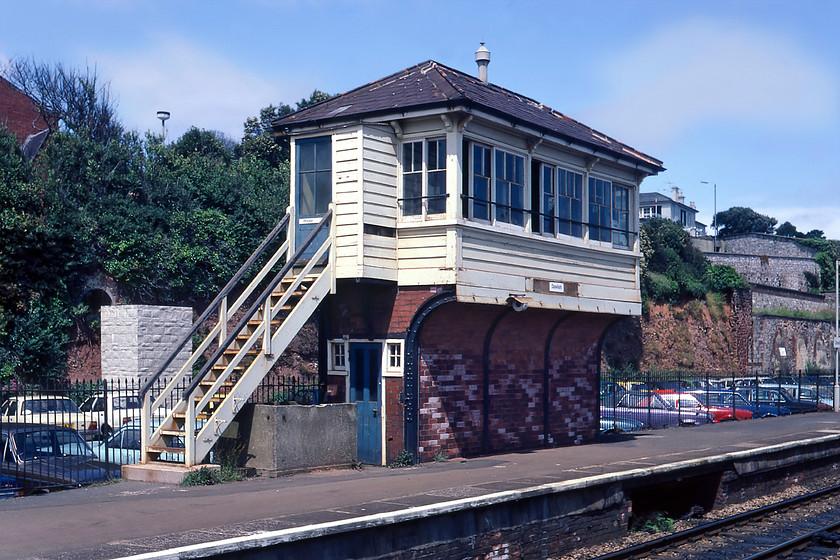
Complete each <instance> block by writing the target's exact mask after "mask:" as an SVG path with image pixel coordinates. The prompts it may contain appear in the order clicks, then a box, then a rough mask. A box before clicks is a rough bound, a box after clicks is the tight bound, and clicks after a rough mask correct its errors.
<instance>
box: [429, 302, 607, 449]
mask: <svg viewBox="0 0 840 560" xmlns="http://www.w3.org/2000/svg"><path fill="white" fill-rule="evenodd" d="M614 319H615V317H613V316H610V315H595V314H585V313H569V312H563V311H549V310H542V309H528V310H526V311H524V312H522V313H514V312H511V311H510V309H509V308H508V307H502V306H490V305H476V304H465V303H447V304H445V305H441V306H440V307H439V308H436V309H434V310H433V311H432V312H430V313H429V314H428V316H427V317H426V318H425V321H424V322H423V328H422V332H421V334H420V336H419V341H418V361H419V363H418V372H419V379H418V414H417V418H418V421H417V431H418V444H417V451H418V456H419V458H420V460H421V461H428V460H431V459H432V458H434V457H435V455H437V454H438V453H443V454H445V455H447V456H477V455H483V454H487V453H495V452H504V451H511V450H516V449H532V448H536V447H541V446H545V445H562V444H569V443H580V442H582V441H589V440H592V439H594V438H595V437H596V436H597V419H598V412H599V411H598V376H599V364H600V349H601V340H602V335H603V333H604V331H605V330H606V329H607V327H608V326H609V324H610V323H611V322H612V321H613V320H614ZM546 388H547V390H546Z"/></svg>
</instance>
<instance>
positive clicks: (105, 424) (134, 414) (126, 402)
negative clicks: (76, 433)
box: [79, 393, 140, 438]
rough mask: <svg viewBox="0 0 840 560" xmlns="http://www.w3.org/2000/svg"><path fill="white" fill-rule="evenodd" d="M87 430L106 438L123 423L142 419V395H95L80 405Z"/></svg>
mask: <svg viewBox="0 0 840 560" xmlns="http://www.w3.org/2000/svg"><path fill="white" fill-rule="evenodd" d="M79 410H81V411H82V414H83V415H84V419H85V431H86V432H87V433H89V434H91V433H92V434H95V435H96V437H98V438H105V437H107V436H110V435H111V434H112V433H113V432H114V428H118V427H120V426H122V425H123V424H126V423H128V422H131V421H133V420H139V419H140V397H139V396H137V395H136V394H121V393H115V394H113V395H108V396H107V397H106V396H105V395H94V396H92V397H88V398H87V399H86V400H85V401H84V402H83V403H82V404H81V405H80V406H79Z"/></svg>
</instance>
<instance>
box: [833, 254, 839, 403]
mask: <svg viewBox="0 0 840 560" xmlns="http://www.w3.org/2000/svg"><path fill="white" fill-rule="evenodd" d="M838 280H840V260H835V261H834V412H840V329H838V327H840V283H838Z"/></svg>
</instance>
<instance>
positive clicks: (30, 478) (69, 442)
mask: <svg viewBox="0 0 840 560" xmlns="http://www.w3.org/2000/svg"><path fill="white" fill-rule="evenodd" d="M141 387H142V384H141V382H140V381H137V380H133V379H117V380H113V381H106V380H98V381H87V382H86V381H66V380H56V379H41V380H35V381H23V380H18V379H10V380H6V381H3V382H0V497H8V496H18V495H23V494H31V493H37V492H44V491H48V490H50V489H56V488H68V487H75V486H81V485H86V484H91V483H95V482H102V481H106V480H108V479H112V478H118V477H119V476H120V467H121V466H122V465H126V464H135V463H138V462H139V461H140V458H141V454H140V445H141V443H140V442H141V438H140V435H141V425H140V411H141V401H140V389H141ZM182 389H183V388H182ZM322 391H323V386H322V384H320V383H319V381H318V377H317V375H305V374H301V375H268V376H267V377H266V378H265V379H264V380H263V383H262V384H261V385H260V386H259V388H258V389H257V391H255V392H254V394H253V395H252V397H251V398H250V399H249V402H250V403H253V404H289V403H297V404H318V403H319V402H320V401H321V398H320V395H321V394H322ZM173 399H174V397H173ZM158 421H160V418H158ZM153 424H154V420H153Z"/></svg>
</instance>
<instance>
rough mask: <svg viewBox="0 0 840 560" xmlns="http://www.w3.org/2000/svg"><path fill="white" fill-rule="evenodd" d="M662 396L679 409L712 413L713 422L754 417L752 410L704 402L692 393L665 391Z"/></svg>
mask: <svg viewBox="0 0 840 560" xmlns="http://www.w3.org/2000/svg"><path fill="white" fill-rule="evenodd" d="M661 396H662V398H663V400H665V402H667V403H669V404H670V405H671V406H673V407H674V408H676V409H678V410H696V411H703V412H708V413H709V414H711V415H712V422H725V421H728V420H750V419H751V418H752V417H753V413H752V411H750V410H746V409H743V408H733V407H731V406H729V407H727V406H717V405H714V404H712V405H707V404H704V403H703V402H701V401H700V400H699V399H698V398H697V397H696V396H695V395H694V394H692V393H663V394H662V395H661Z"/></svg>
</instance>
